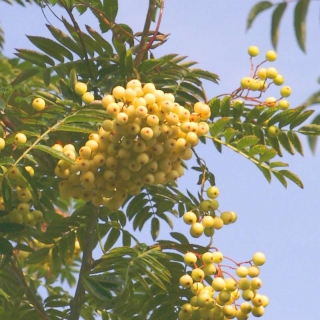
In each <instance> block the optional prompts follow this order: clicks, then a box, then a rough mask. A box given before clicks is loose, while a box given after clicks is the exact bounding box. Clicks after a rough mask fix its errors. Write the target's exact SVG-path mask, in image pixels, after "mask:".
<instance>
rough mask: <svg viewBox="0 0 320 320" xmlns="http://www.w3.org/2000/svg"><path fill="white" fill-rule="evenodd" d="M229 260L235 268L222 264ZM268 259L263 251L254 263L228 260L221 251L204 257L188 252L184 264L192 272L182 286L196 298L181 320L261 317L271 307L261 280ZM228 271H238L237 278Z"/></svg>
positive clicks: (181, 314)
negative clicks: (263, 290) (262, 267)
mask: <svg viewBox="0 0 320 320" xmlns="http://www.w3.org/2000/svg"><path fill="white" fill-rule="evenodd" d="M225 260H230V261H232V262H233V263H234V266H228V265H225V264H223V265H222V264H221V263H222V261H225ZM265 260H266V259H265V255H264V254H263V253H261V252H257V253H255V254H254V255H253V258H252V260H250V261H247V262H243V263H236V262H235V261H233V260H232V259H230V258H227V257H224V256H223V254H222V253H221V252H220V251H219V250H218V249H216V251H214V252H210V251H208V252H205V253H203V254H202V255H201V254H197V253H193V252H187V253H186V254H185V256H184V262H185V264H186V266H190V267H192V271H191V274H189V273H186V274H185V275H183V276H182V277H181V278H180V285H181V286H182V287H183V288H186V289H189V290H191V292H192V294H193V297H192V298H191V299H190V301H189V302H188V303H185V304H184V305H183V306H182V308H181V310H180V311H179V315H178V318H179V320H188V319H202V320H212V319H215V320H224V319H234V318H236V319H238V320H246V319H248V318H249V314H250V313H251V314H252V315H253V316H255V317H261V316H262V315H263V314H264V308H265V307H266V306H267V305H268V304H269V299H268V297H267V296H266V295H262V294H260V293H258V290H259V289H260V288H261V286H262V281H261V280H260V278H259V277H258V276H259V274H260V268H259V266H261V265H263V264H264V263H265ZM246 265H248V267H247V266H246ZM227 268H228V269H230V270H231V272H232V270H233V271H235V275H233V274H232V273H231V272H230V271H229V270H228V271H226V269H227ZM236 276H237V277H238V278H236Z"/></svg>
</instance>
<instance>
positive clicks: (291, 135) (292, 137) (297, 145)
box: [288, 131, 303, 156]
mask: <svg viewBox="0 0 320 320" xmlns="http://www.w3.org/2000/svg"><path fill="white" fill-rule="evenodd" d="M288 138H289V140H290V142H291V143H292V145H293V147H294V148H295V149H296V150H297V151H298V152H299V153H300V154H301V155H302V156H303V146H302V143H301V141H300V138H299V136H298V135H297V134H296V133H295V132H293V131H288Z"/></svg>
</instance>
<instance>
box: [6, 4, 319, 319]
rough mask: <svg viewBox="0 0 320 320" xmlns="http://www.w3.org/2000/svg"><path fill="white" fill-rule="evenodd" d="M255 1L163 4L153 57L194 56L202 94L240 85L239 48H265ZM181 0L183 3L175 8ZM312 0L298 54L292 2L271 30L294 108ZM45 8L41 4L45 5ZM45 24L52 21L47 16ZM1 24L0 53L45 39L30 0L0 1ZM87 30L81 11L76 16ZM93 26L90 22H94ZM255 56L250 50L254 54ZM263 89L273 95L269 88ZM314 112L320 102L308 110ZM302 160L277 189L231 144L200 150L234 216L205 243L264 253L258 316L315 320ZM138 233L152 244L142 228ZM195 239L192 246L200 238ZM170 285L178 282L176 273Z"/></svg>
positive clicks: (315, 35)
mask: <svg viewBox="0 0 320 320" xmlns="http://www.w3.org/2000/svg"><path fill="white" fill-rule="evenodd" d="M256 2H257V1H254V0H244V1H232V0H224V1H212V0H202V1H191V0H185V1H183V2H182V1H167V2H166V4H165V9H164V15H163V20H162V25H161V28H160V31H161V32H163V33H170V34H171V35H170V38H169V40H168V42H167V43H166V44H165V45H164V46H163V47H162V48H159V49H158V50H156V51H155V52H154V54H155V56H160V55H162V54H166V53H172V52H174V53H179V54H181V55H187V56H188V57H189V59H190V60H195V61H199V66H200V67H201V68H203V69H207V70H210V71H212V72H215V73H217V74H218V75H219V76H220V79H221V81H220V84H219V85H213V84H206V89H207V94H208V97H210V98H211V97H214V96H216V95H219V94H222V93H230V92H231V91H233V90H234V89H235V88H236V87H238V86H239V81H240V79H241V78H242V77H244V76H248V75H249V71H250V63H249V57H248V55H247V48H248V46H250V45H257V46H258V47H259V48H260V52H261V55H260V56H261V59H260V58H256V59H257V61H261V60H262V59H263V56H264V53H265V52H266V51H267V50H270V49H272V47H271V42H270V34H269V33H270V27H271V26H270V20H271V11H270V12H269V11H268V12H265V13H263V14H261V15H260V17H258V18H257V20H256V21H255V22H254V24H253V28H252V29H251V30H249V31H248V32H246V31H245V26H246V18H247V16H248V13H249V11H250V9H251V7H252V6H253V5H254V4H255V3H256ZM146 3H147V1H141V0H139V1H128V0H127V1H125V0H123V1H120V11H119V15H118V18H117V22H118V23H126V24H128V25H130V26H131V27H132V28H133V29H134V31H140V30H141V29H142V26H143V21H144V20H143V19H144V14H145V12H146V8H147V7H146ZM182 3H183V5H181V4H182ZM319 6H320V4H319V2H312V3H311V4H310V9H309V14H308V19H307V43H306V47H307V54H303V53H302V52H301V51H300V50H299V49H298V46H297V43H296V40H295V38H294V32H293V22H292V16H293V8H294V4H293V3H290V4H289V5H288V9H287V12H286V13H285V15H284V18H283V21H282V23H281V27H280V40H279V48H278V50H277V52H278V59H277V61H275V63H274V64H273V66H275V67H276V68H277V69H278V70H279V72H280V73H281V74H283V75H284V77H285V79H286V82H285V83H286V84H287V85H289V86H291V88H292V95H291V97H290V98H289V101H290V103H291V106H293V107H296V106H299V105H301V104H302V103H303V102H304V101H305V100H306V99H307V97H308V96H309V95H310V94H312V93H313V92H315V91H317V90H319V89H320V86H319V85H318V83H317V79H318V77H319V76H320V64H319V48H320V47H319V42H320V40H319V39H320V37H319V33H320V30H319V23H318V12H319ZM46 12H47V13H48V10H46ZM48 18H49V20H50V22H51V23H52V24H54V25H56V20H55V18H54V17H53V16H52V15H50V14H49V13H48ZM0 21H1V26H2V28H3V29H4V30H5V38H6V43H5V49H4V54H5V55H7V56H13V53H14V48H32V45H31V44H30V43H29V42H28V39H27V38H26V37H25V35H26V34H27V35H42V36H48V37H49V34H48V32H46V27H45V23H46V21H45V19H44V17H43V15H42V13H41V11H40V9H39V8H38V7H36V6H28V8H27V9H24V8H21V7H20V6H17V5H16V6H9V5H6V4H4V3H3V2H1V3H0ZM81 21H84V22H85V23H86V24H89V25H91V26H93V27H94V28H96V23H95V21H94V20H93V18H92V17H91V16H89V15H84V16H83V17H82V20H81ZM96 29H97V28H96ZM258 57H259V56H258ZM272 92H274V91H272V90H271V92H270V95H273V94H277V92H278V91H275V93H272ZM314 108H315V109H316V110H317V112H318V110H319V106H314ZM302 140H303V142H304V144H305V157H301V156H300V155H295V156H291V155H288V154H285V155H284V157H283V159H282V160H283V161H284V162H288V163H289V164H290V168H289V169H290V170H292V171H293V172H295V173H296V174H298V175H299V176H300V178H301V179H302V181H303V182H304V184H305V188H304V189H303V190H301V189H299V188H298V187H296V186H295V185H294V184H293V183H289V186H288V189H285V188H283V187H282V185H280V183H278V182H277V181H276V180H274V179H273V181H272V183H271V184H269V183H268V182H267V181H266V180H265V178H264V177H263V175H262V174H261V172H260V171H259V170H258V169H257V168H256V167H255V166H254V165H253V164H252V163H251V162H249V161H248V160H247V159H245V158H243V157H241V156H240V155H238V154H235V153H234V152H232V151H231V150H227V149H223V152H222V154H219V153H218V152H217V151H216V150H215V148H214V147H213V146H212V145H211V143H210V142H209V143H207V145H206V146H201V147H200V148H199V154H200V155H202V156H203V157H204V159H205V160H206V162H207V164H208V166H209V168H210V169H211V170H212V172H213V173H214V174H215V176H216V183H217V186H218V187H219V189H220V196H219V198H218V200H219V202H220V208H221V210H223V211H224V210H232V211H235V212H236V213H237V215H238V221H237V222H236V223H235V224H233V225H230V226H226V227H224V228H223V229H222V230H220V231H218V232H216V235H215V238H214V245H215V246H217V247H218V248H219V249H220V250H221V251H222V252H223V253H224V254H225V255H226V256H230V257H233V258H234V259H235V260H238V261H244V260H248V259H250V258H251V257H252V255H253V253H254V252H256V251H263V252H264V253H265V254H266V256H267V263H266V265H265V266H263V267H262V268H261V269H262V272H261V279H262V281H263V287H262V289H260V291H261V293H263V294H266V295H268V296H269V298H270V305H269V306H268V307H267V309H266V313H265V315H264V316H263V319H265V320H275V319H282V320H298V319H310V320H313V319H317V318H318V317H317V316H316V312H315V310H316V308H317V305H318V296H319V289H318V288H319V285H320V280H319V264H320V259H319V252H320V241H319V239H318V236H319V225H320V215H319V211H320V210H319V205H318V201H319V190H320V170H319V153H320V146H319V148H318V151H317V152H316V155H315V156H313V155H312V154H311V152H310V150H309V147H308V145H307V143H306V142H307V141H306V139H305V138H304V137H303V136H302ZM196 181H197V177H196V175H195V174H193V173H192V172H191V171H189V172H187V173H186V175H185V177H183V178H182V179H181V180H180V181H179V186H180V187H181V189H182V190H185V188H186V187H187V186H188V188H189V190H191V191H192V192H194V193H196V192H197V191H198V188H197V186H196ZM175 226H176V228H177V230H178V231H181V232H185V233H187V232H188V229H187V228H185V226H184V225H183V222H182V221H176V222H175ZM168 232H169V230H168V229H167V228H166V227H165V226H164V225H163V229H162V231H161V235H160V238H161V239H168V238H169V236H168V235H167V233H168ZM140 239H143V240H144V241H145V242H148V243H151V241H152V240H151V239H150V236H149V235H148V229H146V231H144V232H143V234H141V235H140ZM206 241H207V240H206V239H205V238H204V237H202V238H200V239H196V240H195V242H196V243H201V244H206ZM177 282H178V279H177Z"/></svg>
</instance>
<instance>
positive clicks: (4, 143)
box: [0, 138, 6, 150]
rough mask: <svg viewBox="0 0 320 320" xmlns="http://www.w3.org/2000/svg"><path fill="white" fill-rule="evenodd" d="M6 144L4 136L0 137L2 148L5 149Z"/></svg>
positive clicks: (0, 148) (0, 147)
mask: <svg viewBox="0 0 320 320" xmlns="http://www.w3.org/2000/svg"><path fill="white" fill-rule="evenodd" d="M5 146H6V142H5V140H4V139H3V138H0V150H3V149H4V147H5Z"/></svg>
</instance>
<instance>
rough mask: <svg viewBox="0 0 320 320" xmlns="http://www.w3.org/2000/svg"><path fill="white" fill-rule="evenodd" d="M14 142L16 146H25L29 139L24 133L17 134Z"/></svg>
mask: <svg viewBox="0 0 320 320" xmlns="http://www.w3.org/2000/svg"><path fill="white" fill-rule="evenodd" d="M14 142H15V144H16V145H20V144H24V143H26V142H27V137H26V135H25V134H24V133H17V134H16V135H15V137H14Z"/></svg>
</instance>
